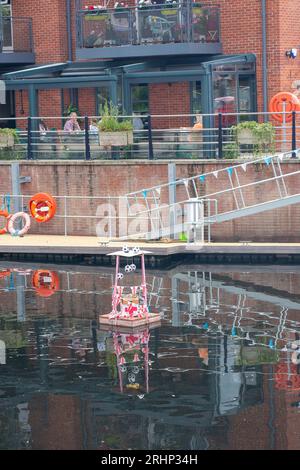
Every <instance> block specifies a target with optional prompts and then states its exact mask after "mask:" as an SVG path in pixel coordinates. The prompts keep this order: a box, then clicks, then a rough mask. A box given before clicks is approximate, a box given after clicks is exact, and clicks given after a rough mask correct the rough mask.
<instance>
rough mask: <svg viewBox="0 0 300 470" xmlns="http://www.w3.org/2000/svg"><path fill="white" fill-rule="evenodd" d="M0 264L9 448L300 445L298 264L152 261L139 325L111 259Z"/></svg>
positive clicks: (1, 386) (2, 441)
mask: <svg viewBox="0 0 300 470" xmlns="http://www.w3.org/2000/svg"><path fill="white" fill-rule="evenodd" d="M0 270H1V272H0V295H1V302H0V363H1V364H0V449H103V450H104V449H109V450H110V449H122V450H124V449H146V450H151V449H152V450H178V449H183V450H202V449H208V450H209V449H299V448H300V366H299V365H298V363H300V353H299V350H300V347H299V344H300V341H299V340H300V336H299V335H300V291H299V287H300V268H298V267H295V266H293V267H280V266H276V267H272V266H270V267H268V266H265V267H263V266H258V267H255V266H244V267H234V266H230V267H225V266H213V267H212V266H196V265H194V266H177V267H176V268H174V269H171V270H169V271H151V270H150V271H149V272H148V277H147V283H148V294H149V306H150V309H151V311H153V312H157V313H159V314H160V315H161V326H158V327H156V328H152V329H151V330H147V329H145V328H144V329H143V328H142V329H140V330H138V331H136V332H131V333H129V332H124V331H121V330H120V331H116V330H115V331H109V330H106V329H103V328H100V325H99V315H103V314H105V313H109V312H110V309H111V296H112V283H113V270H110V268H105V269H104V268H94V267H83V266H80V267H74V266H72V267H62V266H30V265H27V266H26V265H23V266H22V265H11V264H5V265H4V264H3V263H2V265H1V266H0ZM138 274H139V273H137V272H136V273H133V274H130V275H128V276H124V278H127V281H128V279H129V284H133V285H136V284H137V282H138ZM130 276H131V277H130ZM124 282H125V281H124ZM298 348H299V349H298Z"/></svg>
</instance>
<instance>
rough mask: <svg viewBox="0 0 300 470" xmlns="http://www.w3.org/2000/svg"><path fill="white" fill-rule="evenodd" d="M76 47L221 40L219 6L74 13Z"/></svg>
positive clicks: (176, 5) (95, 9) (190, 5)
mask: <svg viewBox="0 0 300 470" xmlns="http://www.w3.org/2000/svg"><path fill="white" fill-rule="evenodd" d="M77 15H78V16H77V28H78V30H77V40H78V47H79V48H102V47H115V46H124V45H142V44H149V45H151V44H171V43H187V42H188V43H189V42H192V43H218V42H220V9H219V7H218V6H205V5H201V6H200V5H199V4H195V3H194V4H193V3H187V4H185V5H183V4H182V3H181V2H177V3H166V4H163V5H145V6H143V7H142V8H141V7H128V8H119V9H118V8H117V9H103V8H102V9H99V8H96V7H94V9H92V10H91V9H88V7H86V9H83V10H81V11H79V12H78V13H77Z"/></svg>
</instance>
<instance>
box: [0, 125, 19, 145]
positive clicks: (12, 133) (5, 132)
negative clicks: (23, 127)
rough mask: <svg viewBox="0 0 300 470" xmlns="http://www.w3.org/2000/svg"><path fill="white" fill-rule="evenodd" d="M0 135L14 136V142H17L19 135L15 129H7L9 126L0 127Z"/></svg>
mask: <svg viewBox="0 0 300 470" xmlns="http://www.w3.org/2000/svg"><path fill="white" fill-rule="evenodd" d="M0 135H7V136H12V137H13V138H14V142H15V144H18V143H19V136H18V132H17V131H16V129H9V128H4V129H0Z"/></svg>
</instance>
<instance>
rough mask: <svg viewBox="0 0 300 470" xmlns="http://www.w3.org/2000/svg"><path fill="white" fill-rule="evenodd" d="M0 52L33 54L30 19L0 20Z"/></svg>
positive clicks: (6, 18)
mask: <svg viewBox="0 0 300 470" xmlns="http://www.w3.org/2000/svg"><path fill="white" fill-rule="evenodd" d="M0 52H33V34H32V20H31V18H19V17H15V16H4V17H2V18H1V20H0Z"/></svg>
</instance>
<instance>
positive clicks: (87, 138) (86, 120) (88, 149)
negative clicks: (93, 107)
mask: <svg viewBox="0 0 300 470" xmlns="http://www.w3.org/2000/svg"><path fill="white" fill-rule="evenodd" d="M84 141H85V159H86V160H90V159H91V146H90V134H89V118H88V116H85V117H84Z"/></svg>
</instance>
